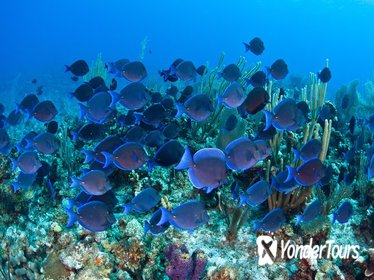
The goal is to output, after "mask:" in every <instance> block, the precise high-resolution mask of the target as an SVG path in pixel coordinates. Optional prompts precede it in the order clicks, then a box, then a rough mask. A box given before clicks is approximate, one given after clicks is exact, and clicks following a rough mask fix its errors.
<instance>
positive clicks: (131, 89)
mask: <svg viewBox="0 0 374 280" xmlns="http://www.w3.org/2000/svg"><path fill="white" fill-rule="evenodd" d="M110 94H111V95H112V99H113V101H112V104H111V106H113V105H114V104H115V103H117V102H119V103H120V104H121V105H122V106H123V107H125V108H126V109H127V110H139V109H141V108H143V107H144V106H145V105H146V104H147V103H148V101H150V100H151V96H150V94H149V91H148V90H147V88H146V87H145V86H144V84H142V83H140V82H135V83H130V84H128V85H127V86H125V87H124V88H123V89H122V90H121V91H120V93H119V94H117V93H116V92H114V91H110Z"/></svg>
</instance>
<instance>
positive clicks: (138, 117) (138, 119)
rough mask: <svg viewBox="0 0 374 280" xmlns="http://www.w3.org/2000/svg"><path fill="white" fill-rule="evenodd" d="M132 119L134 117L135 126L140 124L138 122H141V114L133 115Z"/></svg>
mask: <svg viewBox="0 0 374 280" xmlns="http://www.w3.org/2000/svg"><path fill="white" fill-rule="evenodd" d="M134 117H135V124H136V125H138V124H140V122H141V121H142V118H143V116H142V115H141V114H138V113H134Z"/></svg>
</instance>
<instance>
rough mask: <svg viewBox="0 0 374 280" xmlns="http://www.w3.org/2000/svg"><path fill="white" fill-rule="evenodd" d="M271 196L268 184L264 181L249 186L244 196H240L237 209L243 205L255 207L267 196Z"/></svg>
mask: <svg viewBox="0 0 374 280" xmlns="http://www.w3.org/2000/svg"><path fill="white" fill-rule="evenodd" d="M269 195H271V189H270V186H269V183H268V182H266V181H263V180H262V181H259V182H257V183H255V184H253V185H252V186H250V187H249V188H248V189H247V190H246V192H245V193H244V194H241V195H240V196H239V197H240V202H239V207H241V206H242V205H243V204H244V203H247V204H248V205H249V206H257V205H260V204H261V203H263V202H264V201H265V200H266V199H267V198H268V196H269Z"/></svg>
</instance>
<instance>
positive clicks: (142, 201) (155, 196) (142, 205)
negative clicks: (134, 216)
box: [123, 188, 161, 214]
mask: <svg viewBox="0 0 374 280" xmlns="http://www.w3.org/2000/svg"><path fill="white" fill-rule="evenodd" d="M160 200H161V196H160V194H159V193H158V192H157V191H156V190H155V189H154V188H146V189H145V190H142V191H141V192H140V193H138V194H137V195H136V196H135V197H134V198H133V199H132V200H131V202H130V203H127V204H125V205H124V206H123V207H124V210H123V214H127V213H129V212H131V211H135V212H137V213H145V212H147V211H149V210H150V209H152V208H153V207H155V206H156V205H157V204H158V203H159V202H160Z"/></svg>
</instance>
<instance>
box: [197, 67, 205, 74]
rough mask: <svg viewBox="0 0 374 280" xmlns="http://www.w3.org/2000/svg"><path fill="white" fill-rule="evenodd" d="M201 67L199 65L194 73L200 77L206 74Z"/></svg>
mask: <svg viewBox="0 0 374 280" xmlns="http://www.w3.org/2000/svg"><path fill="white" fill-rule="evenodd" d="M202 66H204V65H201V66H200V67H198V68H197V70H196V73H197V74H199V75H200V76H202V75H204V73H205V72H206V69H204V68H203V67H202ZM200 69H202V70H200Z"/></svg>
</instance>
